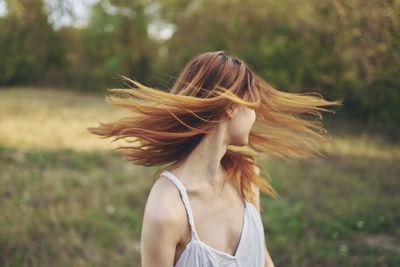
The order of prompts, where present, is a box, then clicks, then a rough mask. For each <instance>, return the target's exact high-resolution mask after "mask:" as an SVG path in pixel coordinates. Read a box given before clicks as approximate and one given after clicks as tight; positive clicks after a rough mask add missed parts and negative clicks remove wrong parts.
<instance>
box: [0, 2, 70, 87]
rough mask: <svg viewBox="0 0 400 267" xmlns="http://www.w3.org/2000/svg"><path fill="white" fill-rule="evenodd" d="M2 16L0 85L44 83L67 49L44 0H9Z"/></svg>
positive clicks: (59, 63)
mask: <svg viewBox="0 0 400 267" xmlns="http://www.w3.org/2000/svg"><path fill="white" fill-rule="evenodd" d="M6 4H7V11H8V13H7V15H6V16H5V17H1V18H0V58H1V61H0V62H1V63H0V73H1V75H0V84H3V85H5V84H25V83H28V82H29V83H31V84H41V83H43V82H44V81H46V80H48V78H47V77H46V76H45V75H47V74H48V73H49V71H50V70H51V69H52V68H54V67H59V66H62V65H63V64H64V49H63V47H62V45H61V44H60V42H58V38H57V34H56V33H55V31H54V29H53V28H52V26H51V25H50V24H49V23H48V21H47V14H46V12H45V11H44V7H43V2H42V0H19V1H15V0H7V1H6Z"/></svg>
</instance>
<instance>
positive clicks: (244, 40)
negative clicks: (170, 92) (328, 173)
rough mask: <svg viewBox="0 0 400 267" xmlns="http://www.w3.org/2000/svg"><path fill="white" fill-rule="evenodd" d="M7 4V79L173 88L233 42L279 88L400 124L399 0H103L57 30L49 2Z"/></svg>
mask: <svg viewBox="0 0 400 267" xmlns="http://www.w3.org/2000/svg"><path fill="white" fill-rule="evenodd" d="M55 1H56V2H57V1H58V3H62V0H55ZM5 2H6V7H7V13H6V15H4V16H2V17H0V85H1V86H16V85H33V86H52V87H56V88H74V89H78V90H85V91H91V92H101V93H104V91H105V88H110V87H114V86H118V87H121V81H120V80H119V79H118V77H117V75H118V74H122V75H126V76H129V77H131V78H133V79H135V80H138V81H139V82H142V83H145V84H147V85H149V86H154V87H157V88H160V89H163V90H165V89H167V88H168V87H169V86H171V85H172V82H173V80H174V78H176V76H177V75H178V74H179V73H180V71H181V70H182V69H183V66H184V65H185V64H186V62H187V61H189V60H190V59H191V58H192V57H193V56H195V55H197V54H199V53H202V52H206V51H216V50H225V51H227V53H228V54H231V55H235V56H238V57H240V58H242V59H244V60H245V61H246V62H247V63H248V65H249V66H250V67H251V69H253V71H254V72H255V73H257V74H258V75H260V76H261V77H263V78H265V79H266V80H267V81H268V82H269V83H270V84H271V85H272V86H274V87H275V88H277V89H279V90H284V91H290V92H306V91H307V92H309V91H318V92H320V93H321V94H322V95H324V96H325V97H326V98H327V99H331V100H333V99H343V100H344V102H343V103H344V105H343V106H341V107H336V108H335V109H336V110H337V111H340V112H337V114H338V115H340V114H342V116H346V117H351V118H354V119H357V120H360V121H365V122H371V121H376V122H380V123H382V124H384V125H386V126H388V127H390V128H397V129H399V128H400V76H399V74H400V2H399V1H391V0H379V1H378V0H371V1H363V0H352V1H346V0H319V1H309V0H296V1H293V0H281V1H275V0H246V1H238V0H197V1H191V0H99V1H97V2H96V3H95V4H94V5H93V6H92V7H91V10H90V17H89V20H88V23H87V25H85V26H82V27H74V26H64V27H61V28H58V29H57V28H55V27H54V25H53V24H52V23H51V20H50V19H49V16H50V15H51V14H52V12H54V10H51V9H50V10H49V8H48V7H47V8H46V5H45V3H44V1H43V0H18V1H16V0H5ZM54 8H59V9H63V8H65V5H62V4H60V5H58V6H57V5H55V6H54ZM60 11H63V12H68V10H58V12H59V13H60ZM61 13H62V12H61ZM53 15H54V14H53ZM157 29H161V30H164V32H168V31H169V32H170V33H172V35H171V36H170V38H161V37H162V34H163V32H162V31H157ZM151 30H153V33H152V31H151ZM157 33H159V36H157ZM159 37H160V38H159Z"/></svg>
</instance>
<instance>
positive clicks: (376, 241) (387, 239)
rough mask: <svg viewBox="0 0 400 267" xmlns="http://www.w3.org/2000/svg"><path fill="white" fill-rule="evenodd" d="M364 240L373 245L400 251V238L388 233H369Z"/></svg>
mask: <svg viewBox="0 0 400 267" xmlns="http://www.w3.org/2000/svg"><path fill="white" fill-rule="evenodd" d="M363 240H364V242H365V243H366V244H367V245H369V246H373V247H379V248H385V249H390V250H393V251H396V252H397V253H400V240H399V239H397V238H394V237H391V236H388V235H384V234H379V235H368V236H364V237H363Z"/></svg>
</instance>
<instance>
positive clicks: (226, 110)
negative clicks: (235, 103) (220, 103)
mask: <svg viewBox="0 0 400 267" xmlns="http://www.w3.org/2000/svg"><path fill="white" fill-rule="evenodd" d="M233 111H234V109H233V107H225V112H226V114H227V115H228V118H229V119H232V117H233Z"/></svg>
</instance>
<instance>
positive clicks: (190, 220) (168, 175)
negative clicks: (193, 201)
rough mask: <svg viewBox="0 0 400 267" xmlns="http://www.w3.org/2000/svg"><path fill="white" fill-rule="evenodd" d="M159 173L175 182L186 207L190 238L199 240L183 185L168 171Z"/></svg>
mask: <svg viewBox="0 0 400 267" xmlns="http://www.w3.org/2000/svg"><path fill="white" fill-rule="evenodd" d="M161 175H164V176H166V177H168V179H169V180H171V181H172V182H173V183H174V184H175V186H176V187H177V188H178V190H179V193H180V194H181V197H182V201H183V205H184V206H185V209H186V213H187V217H188V220H189V225H190V229H191V234H192V238H195V239H197V240H199V237H198V236H197V232H196V229H195V227H194V220H193V213H192V209H191V208H190V203H189V198H188V196H187V193H186V189H185V187H184V186H183V184H182V183H181V181H179V179H178V178H177V177H176V176H175V175H174V174H173V173H171V172H170V171H167V170H165V171H163V172H162V173H161Z"/></svg>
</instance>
